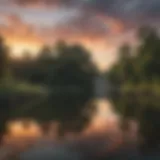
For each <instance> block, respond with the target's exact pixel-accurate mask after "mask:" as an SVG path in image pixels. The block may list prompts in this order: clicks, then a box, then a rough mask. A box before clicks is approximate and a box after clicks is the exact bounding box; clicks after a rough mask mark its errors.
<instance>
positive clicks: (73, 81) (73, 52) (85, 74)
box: [49, 42, 97, 122]
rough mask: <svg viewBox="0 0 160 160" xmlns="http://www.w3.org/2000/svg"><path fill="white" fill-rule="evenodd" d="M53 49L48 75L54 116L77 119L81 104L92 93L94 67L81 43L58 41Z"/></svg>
mask: <svg viewBox="0 0 160 160" xmlns="http://www.w3.org/2000/svg"><path fill="white" fill-rule="evenodd" d="M56 51H57V57H56V61H55V63H54V64H53V67H52V72H51V74H50V76H51V77H50V78H49V79H50V84H49V86H50V88H51V92H52V94H51V103H52V104H53V114H54V117H55V118H58V119H59V120H60V121H61V122H65V121H66V122H71V121H76V120H80V118H79V117H80V115H81V112H82V110H83V108H84V106H85V103H86V102H87V101H88V100H89V99H90V98H92V96H93V88H94V86H93V85H94V84H93V81H94V76H95V75H96V73H97V71H96V67H95V66H94V65H93V63H92V61H91V58H90V54H89V52H88V51H87V50H86V49H84V48H83V47H82V46H79V45H72V46H68V45H66V44H65V43H62V42H61V43H58V46H56Z"/></svg>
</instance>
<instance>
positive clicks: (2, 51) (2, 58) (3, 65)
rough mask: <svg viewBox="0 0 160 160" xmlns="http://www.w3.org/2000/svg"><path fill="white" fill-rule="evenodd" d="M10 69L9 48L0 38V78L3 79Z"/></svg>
mask: <svg viewBox="0 0 160 160" xmlns="http://www.w3.org/2000/svg"><path fill="white" fill-rule="evenodd" d="M7 67H8V48H7V46H6V45H5V43H4V40H3V38H2V37H0V78H3V77H4V76H5V74H6V72H7V69H8V68H7Z"/></svg>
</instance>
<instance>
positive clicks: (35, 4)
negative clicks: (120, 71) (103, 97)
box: [0, 0, 160, 69]
mask: <svg viewBox="0 0 160 160" xmlns="http://www.w3.org/2000/svg"><path fill="white" fill-rule="evenodd" d="M159 17H160V0H0V35H1V36H2V37H4V38H5V40H6V43H7V45H9V47H10V48H11V51H12V54H13V55H16V56H21V55H22V53H24V51H30V52H32V53H33V54H35V53H37V51H38V50H39V49H40V48H41V47H42V46H43V45H53V46H54V44H55V43H56V41H59V40H65V41H66V42H67V43H69V44H74V43H79V44H81V45H83V46H84V47H86V48H87V49H88V50H89V51H90V52H91V56H92V58H93V61H95V62H96V64H97V65H98V66H99V68H100V69H109V68H110V67H111V66H112V64H113V63H114V62H115V61H116V59H117V57H118V54H117V49H118V48H119V46H121V45H122V44H123V43H130V44H136V42H137V39H136V30H137V28H139V27H140V26H142V25H146V24H147V25H156V27H159Z"/></svg>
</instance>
